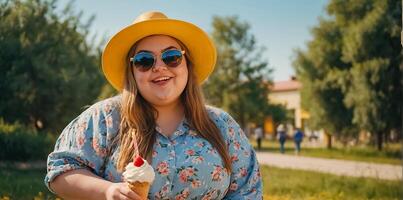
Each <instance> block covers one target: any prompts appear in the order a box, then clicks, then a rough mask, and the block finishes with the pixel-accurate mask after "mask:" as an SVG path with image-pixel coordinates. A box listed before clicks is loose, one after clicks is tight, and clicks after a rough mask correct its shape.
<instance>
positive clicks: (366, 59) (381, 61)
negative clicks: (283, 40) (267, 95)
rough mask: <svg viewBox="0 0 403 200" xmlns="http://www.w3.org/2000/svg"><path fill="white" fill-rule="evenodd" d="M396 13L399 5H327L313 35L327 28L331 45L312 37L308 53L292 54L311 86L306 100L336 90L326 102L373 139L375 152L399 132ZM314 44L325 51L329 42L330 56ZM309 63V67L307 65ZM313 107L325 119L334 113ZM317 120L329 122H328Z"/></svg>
mask: <svg viewBox="0 0 403 200" xmlns="http://www.w3.org/2000/svg"><path fill="white" fill-rule="evenodd" d="M400 8H401V1H394V0H385V1H376V0H333V1H331V2H330V3H329V5H328V6H327V13H328V14H329V18H328V19H322V20H321V22H320V24H319V26H318V27H317V28H315V29H314V32H315V31H326V28H325V27H326V26H324V24H330V25H331V27H332V29H331V30H328V31H327V34H328V35H329V36H332V37H331V38H333V41H332V39H329V38H323V37H320V36H318V35H315V34H314V39H313V40H312V41H311V42H310V43H309V44H308V50H307V51H306V52H302V51H300V52H299V53H298V56H297V59H296V65H295V67H296V69H297V73H298V74H299V76H300V77H301V78H302V79H303V80H304V82H305V83H306V84H308V85H309V84H311V86H312V87H311V90H312V91H308V92H307V93H309V95H308V96H310V97H313V98H316V97H314V96H315V95H316V94H315V91H319V92H324V91H329V89H330V88H333V89H334V88H337V89H338V91H339V92H340V93H336V92H334V93H330V94H329V95H330V97H332V98H337V100H336V102H337V103H336V105H340V106H344V107H345V108H346V111H349V112H352V118H351V119H348V121H351V123H352V124H353V125H354V126H356V127H358V128H360V129H362V130H366V131H369V132H370V133H371V134H372V136H373V137H376V141H377V147H378V149H379V150H381V149H382V144H383V136H384V134H385V133H388V132H390V131H391V130H400V129H401V127H400V123H401V121H402V118H401V106H400V104H401V95H402V91H401V69H399V66H400V67H401V66H402V64H401V59H402V54H403V53H402V49H401V47H400V44H399V40H400V39H399V37H400V31H401V27H400V24H401V16H402V11H401V9H400ZM330 25H329V26H330ZM315 43H316V44H321V43H329V44H328V47H329V48H330V49H332V47H331V44H332V43H333V47H334V48H333V50H334V51H326V48H322V49H321V50H317V49H315V45H313V44H315ZM312 46H313V47H312ZM320 51H322V52H320ZM306 57H307V59H305V58H306ZM328 57H335V60H327V59H326V58H328ZM317 60H320V61H321V62H318V61H317ZM322 61H323V62H322ZM312 63H313V67H312V66H309V65H311V64H312ZM315 70H318V71H319V72H317V71H315ZM321 72H322V73H323V74H321V76H316V75H317V74H318V73H321ZM306 74H309V75H306ZM310 75H312V76H310ZM309 78H311V80H309ZM315 78H316V79H315ZM322 83H328V84H329V85H323V84H322ZM304 87H305V85H304ZM334 103H335V102H333V103H332V104H334ZM318 106H319V107H320V108H318V109H322V112H324V113H326V114H327V115H330V114H332V113H333V112H334V110H332V105H331V104H329V103H326V102H325V103H324V104H318ZM335 118H337V119H342V118H343V115H337V114H336V116H335ZM321 120H323V121H325V122H326V123H332V121H331V119H327V118H323V119H321ZM354 126H349V127H354Z"/></svg>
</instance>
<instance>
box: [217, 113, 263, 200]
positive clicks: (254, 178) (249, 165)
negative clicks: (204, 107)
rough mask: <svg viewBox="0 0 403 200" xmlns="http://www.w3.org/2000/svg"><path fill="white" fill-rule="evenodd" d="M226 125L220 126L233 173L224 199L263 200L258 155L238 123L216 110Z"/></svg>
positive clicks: (226, 114)
mask: <svg viewBox="0 0 403 200" xmlns="http://www.w3.org/2000/svg"><path fill="white" fill-rule="evenodd" d="M213 112H215V114H216V115H219V118H220V119H221V120H222V123H224V125H219V128H220V130H221V131H223V132H224V133H223V137H224V139H225V140H226V143H227V146H228V150H229V154H230V158H231V161H232V172H231V178H230V186H229V188H228V191H227V194H226V195H225V197H224V199H228V200H229V199H231V200H243V199H251V200H256V199H262V198H263V197H262V187H263V184H262V179H261V175H260V169H259V163H258V161H257V158H256V153H255V151H254V150H253V147H252V146H251V145H250V143H249V140H248V138H247V137H246V135H245V133H244V132H243V131H242V129H241V128H240V126H239V125H238V123H237V122H236V121H235V120H234V119H233V118H232V117H231V116H230V115H229V114H228V113H226V112H224V111H221V110H218V111H217V110H215V111H213Z"/></svg>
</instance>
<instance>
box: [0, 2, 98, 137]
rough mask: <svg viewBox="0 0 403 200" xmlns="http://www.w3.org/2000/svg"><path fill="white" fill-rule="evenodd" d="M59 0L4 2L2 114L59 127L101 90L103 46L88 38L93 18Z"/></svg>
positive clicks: (0, 62) (0, 83) (0, 13)
mask: <svg viewBox="0 0 403 200" xmlns="http://www.w3.org/2000/svg"><path fill="white" fill-rule="evenodd" d="M55 5H56V3H55V1H45V0H14V1H5V2H2V3H0V18H1V20H0V68H1V72H2V73H0V90H1V92H2V95H1V97H0V116H2V117H3V118H4V120H6V121H7V122H10V123H12V122H15V121H17V120H18V121H20V122H21V123H22V124H24V125H29V126H31V127H36V128H37V129H42V128H43V129H46V130H52V131H55V130H56V131H57V132H59V131H61V129H62V127H64V126H65V124H66V123H67V122H68V121H70V120H71V119H72V118H73V117H74V116H75V115H77V113H79V112H80V107H82V106H83V105H85V104H90V103H92V101H93V100H94V99H96V97H97V96H98V94H99V92H100V88H101V85H102V84H103V79H102V76H101V73H100V70H99V64H100V51H99V49H98V48H93V46H95V45H90V44H89V43H88V42H87V41H86V39H87V35H88V28H89V25H90V24H91V21H92V18H90V19H89V21H88V23H87V24H81V23H80V18H81V14H80V13H79V14H77V15H76V14H74V13H73V12H72V10H71V7H70V6H67V7H66V8H65V9H64V10H63V11H62V12H61V13H56V11H55V7H56V6H55Z"/></svg>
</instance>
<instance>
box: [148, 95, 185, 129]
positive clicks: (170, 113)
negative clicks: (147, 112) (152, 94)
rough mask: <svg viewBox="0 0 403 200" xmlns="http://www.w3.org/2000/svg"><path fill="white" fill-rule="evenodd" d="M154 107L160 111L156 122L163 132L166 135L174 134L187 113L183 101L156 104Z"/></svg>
mask: <svg viewBox="0 0 403 200" xmlns="http://www.w3.org/2000/svg"><path fill="white" fill-rule="evenodd" d="M154 108H155V109H156V110H157V111H158V117H157V119H156V123H157V126H158V127H159V128H160V129H161V131H162V134H164V135H166V136H170V135H172V133H173V132H174V131H175V130H176V128H177V127H178V125H179V123H180V122H181V121H182V119H183V116H184V113H185V112H184V107H183V105H182V103H181V102H180V101H178V102H176V103H173V104H169V105H166V106H154Z"/></svg>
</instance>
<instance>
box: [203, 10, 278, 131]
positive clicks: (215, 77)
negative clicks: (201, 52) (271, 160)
mask: <svg viewBox="0 0 403 200" xmlns="http://www.w3.org/2000/svg"><path fill="white" fill-rule="evenodd" d="M212 25H213V32H212V37H213V40H214V42H215V44H216V46H217V51H218V60H217V65H216V68H215V71H214V73H213V74H212V75H211V76H210V77H209V79H208V81H207V82H206V84H204V93H205V94H206V96H207V99H208V100H209V103H211V104H213V105H216V106H219V107H222V108H224V109H225V110H227V111H228V112H230V113H231V114H232V115H233V116H234V117H235V119H236V120H237V121H239V122H240V124H241V126H243V127H245V126H246V123H247V122H255V123H257V124H261V123H262V121H263V119H264V117H265V116H266V115H267V114H270V110H274V109H270V106H269V104H268V98H267V97H268V93H269V84H270V83H271V81H270V78H269V75H270V73H271V71H272V70H271V69H270V68H269V67H268V66H267V62H266V61H263V60H262V59H261V55H262V53H263V51H264V49H263V48H262V47H259V46H258V45H257V43H256V39H255V37H254V36H253V35H252V34H251V33H250V31H249V29H250V25H249V24H248V23H246V22H240V20H239V19H238V17H236V16H230V17H218V16H215V17H214V18H213V23H212ZM273 113H278V112H277V110H276V112H273ZM277 115H278V116H281V115H279V114H277ZM277 115H276V116H277Z"/></svg>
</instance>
